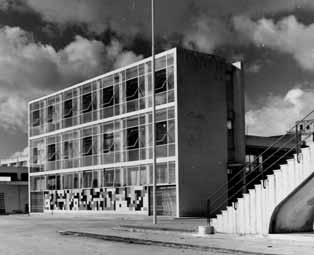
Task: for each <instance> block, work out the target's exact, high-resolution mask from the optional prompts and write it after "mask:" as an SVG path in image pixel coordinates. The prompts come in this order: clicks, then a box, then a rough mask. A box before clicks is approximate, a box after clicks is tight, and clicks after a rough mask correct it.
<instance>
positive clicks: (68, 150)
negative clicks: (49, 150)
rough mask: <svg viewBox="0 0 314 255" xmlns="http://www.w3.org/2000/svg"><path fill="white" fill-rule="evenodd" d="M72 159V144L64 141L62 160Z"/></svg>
mask: <svg viewBox="0 0 314 255" xmlns="http://www.w3.org/2000/svg"><path fill="white" fill-rule="evenodd" d="M72 157H73V142H72V141H65V142H64V143H63V158H64V159H70V158H72Z"/></svg>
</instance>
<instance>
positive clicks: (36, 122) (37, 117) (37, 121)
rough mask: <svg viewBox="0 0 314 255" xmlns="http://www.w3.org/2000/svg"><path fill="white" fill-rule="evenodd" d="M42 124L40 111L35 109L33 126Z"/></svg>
mask: <svg viewBox="0 0 314 255" xmlns="http://www.w3.org/2000/svg"><path fill="white" fill-rule="evenodd" d="M39 125H40V111H39V110H37V111H33V127H38V126H39Z"/></svg>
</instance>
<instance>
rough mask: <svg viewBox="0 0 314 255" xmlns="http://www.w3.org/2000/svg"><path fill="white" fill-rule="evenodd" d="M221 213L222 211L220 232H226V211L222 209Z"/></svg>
mask: <svg viewBox="0 0 314 255" xmlns="http://www.w3.org/2000/svg"><path fill="white" fill-rule="evenodd" d="M221 213H222V232H223V233H227V227H228V223H227V220H228V218H227V211H226V210H223V211H222V212H221Z"/></svg>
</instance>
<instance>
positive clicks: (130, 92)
mask: <svg viewBox="0 0 314 255" xmlns="http://www.w3.org/2000/svg"><path fill="white" fill-rule="evenodd" d="M137 98H138V81H137V78H135V79H132V80H128V81H127V82H126V101H131V100H135V99H137Z"/></svg>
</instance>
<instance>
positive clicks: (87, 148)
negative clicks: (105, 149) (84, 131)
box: [83, 136, 93, 156]
mask: <svg viewBox="0 0 314 255" xmlns="http://www.w3.org/2000/svg"><path fill="white" fill-rule="evenodd" d="M92 145H93V138H92V137H91V136H89V137H84V138H83V156H88V155H92V154H93V146H92Z"/></svg>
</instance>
